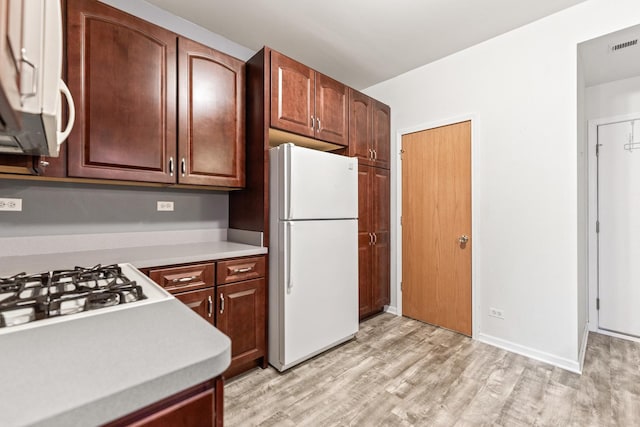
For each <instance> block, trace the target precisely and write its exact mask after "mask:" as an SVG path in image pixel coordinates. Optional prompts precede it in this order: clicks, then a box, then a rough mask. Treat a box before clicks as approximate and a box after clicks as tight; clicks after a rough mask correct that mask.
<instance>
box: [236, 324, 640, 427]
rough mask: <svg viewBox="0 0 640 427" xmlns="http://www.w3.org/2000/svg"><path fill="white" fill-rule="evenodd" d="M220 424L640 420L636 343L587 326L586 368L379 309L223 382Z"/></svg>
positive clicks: (639, 353) (639, 351)
mask: <svg viewBox="0 0 640 427" xmlns="http://www.w3.org/2000/svg"><path fill="white" fill-rule="evenodd" d="M224 416H225V425H226V426H231V427H233V426H242V427H245V426H274V427H280V426H283V427H287V426H310V427H315V426H322V427H325V426H366V427H369V426H400V427H405V426H406V427H409V426H483V425H486V426H505V427H506V426H509V427H511V426H570V425H571V426H580V427H583V426H636V425H640V344H638V343H634V342H630V341H625V340H620V339H616V338H611V337H608V336H604V335H599V334H590V335H589V344H588V346H587V354H586V358H585V366H584V371H583V374H582V375H576V374H573V373H570V372H567V371H564V370H562V369H559V368H556V367H553V366H550V365H547V364H544V363H542V362H538V361H535V360H532V359H528V358H526V357H523V356H519V355H517V354H513V353H510V352H507V351H504V350H500V349H498V348H496V347H493V346H489V345H486V344H482V343H480V342H477V341H473V340H472V339H470V338H468V337H465V336H463V335H460V334H457V333H455V332H451V331H448V330H445V329H441V328H436V327H434V326H431V325H427V324H424V323H421V322H418V321H416V320H412V319H408V318H403V317H397V316H392V315H388V314H382V315H379V316H376V317H374V318H372V319H369V320H367V321H366V322H363V323H362V324H361V325H360V331H359V332H358V335H357V337H356V339H355V340H352V341H350V342H348V343H346V344H343V345H341V346H339V347H337V348H335V349H333V350H331V351H328V352H326V353H324V354H322V355H320V356H318V357H315V358H314V359H312V360H309V361H307V362H305V363H303V364H302V365H300V366H297V367H295V368H292V369H290V370H289V371H287V372H285V373H282V374H281V373H278V372H277V371H276V370H275V369H273V368H267V369H264V370H263V369H255V370H253V371H251V372H249V373H247V374H244V375H242V376H240V377H237V378H235V379H232V380H231V381H229V382H228V383H227V384H226V385H225V412H224Z"/></svg>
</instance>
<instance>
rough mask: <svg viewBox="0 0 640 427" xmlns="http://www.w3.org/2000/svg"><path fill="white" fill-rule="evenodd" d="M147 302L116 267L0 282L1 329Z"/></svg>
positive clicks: (30, 276) (141, 293) (138, 287)
mask: <svg viewBox="0 0 640 427" xmlns="http://www.w3.org/2000/svg"><path fill="white" fill-rule="evenodd" d="M143 299H146V296H145V295H144V293H143V292H142V287H140V286H139V285H138V284H136V282H135V281H133V280H129V279H128V278H127V277H126V276H125V275H124V274H123V273H122V269H121V268H120V267H119V266H118V265H109V266H104V267H103V266H101V265H96V266H94V267H91V268H82V267H75V268H74V269H73V270H57V271H52V272H49V273H42V274H34V275H27V274H25V273H20V274H16V275H14V276H11V277H7V278H0V328H1V327H8V326H14V325H19V324H23V323H28V322H32V321H35V320H40V319H46V318H51V317H57V316H63V315H68V314H74V313H79V312H82V311H89V310H98V309H101V308H105V307H111V306H114V305H118V304H126V303H130V302H135V301H139V300H143Z"/></svg>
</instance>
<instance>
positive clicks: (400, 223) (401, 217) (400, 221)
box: [400, 215, 402, 226]
mask: <svg viewBox="0 0 640 427" xmlns="http://www.w3.org/2000/svg"><path fill="white" fill-rule="evenodd" d="M400 226H402V215H400Z"/></svg>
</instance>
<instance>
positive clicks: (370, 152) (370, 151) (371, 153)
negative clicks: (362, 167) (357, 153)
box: [369, 148, 373, 160]
mask: <svg viewBox="0 0 640 427" xmlns="http://www.w3.org/2000/svg"><path fill="white" fill-rule="evenodd" d="M369 158H370V159H371V160H373V150H372V149H371V148H369Z"/></svg>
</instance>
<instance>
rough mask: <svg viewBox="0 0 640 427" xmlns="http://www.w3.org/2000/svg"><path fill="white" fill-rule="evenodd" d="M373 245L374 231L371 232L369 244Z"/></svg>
mask: <svg viewBox="0 0 640 427" xmlns="http://www.w3.org/2000/svg"><path fill="white" fill-rule="evenodd" d="M371 245H373V233H369V246H371Z"/></svg>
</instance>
